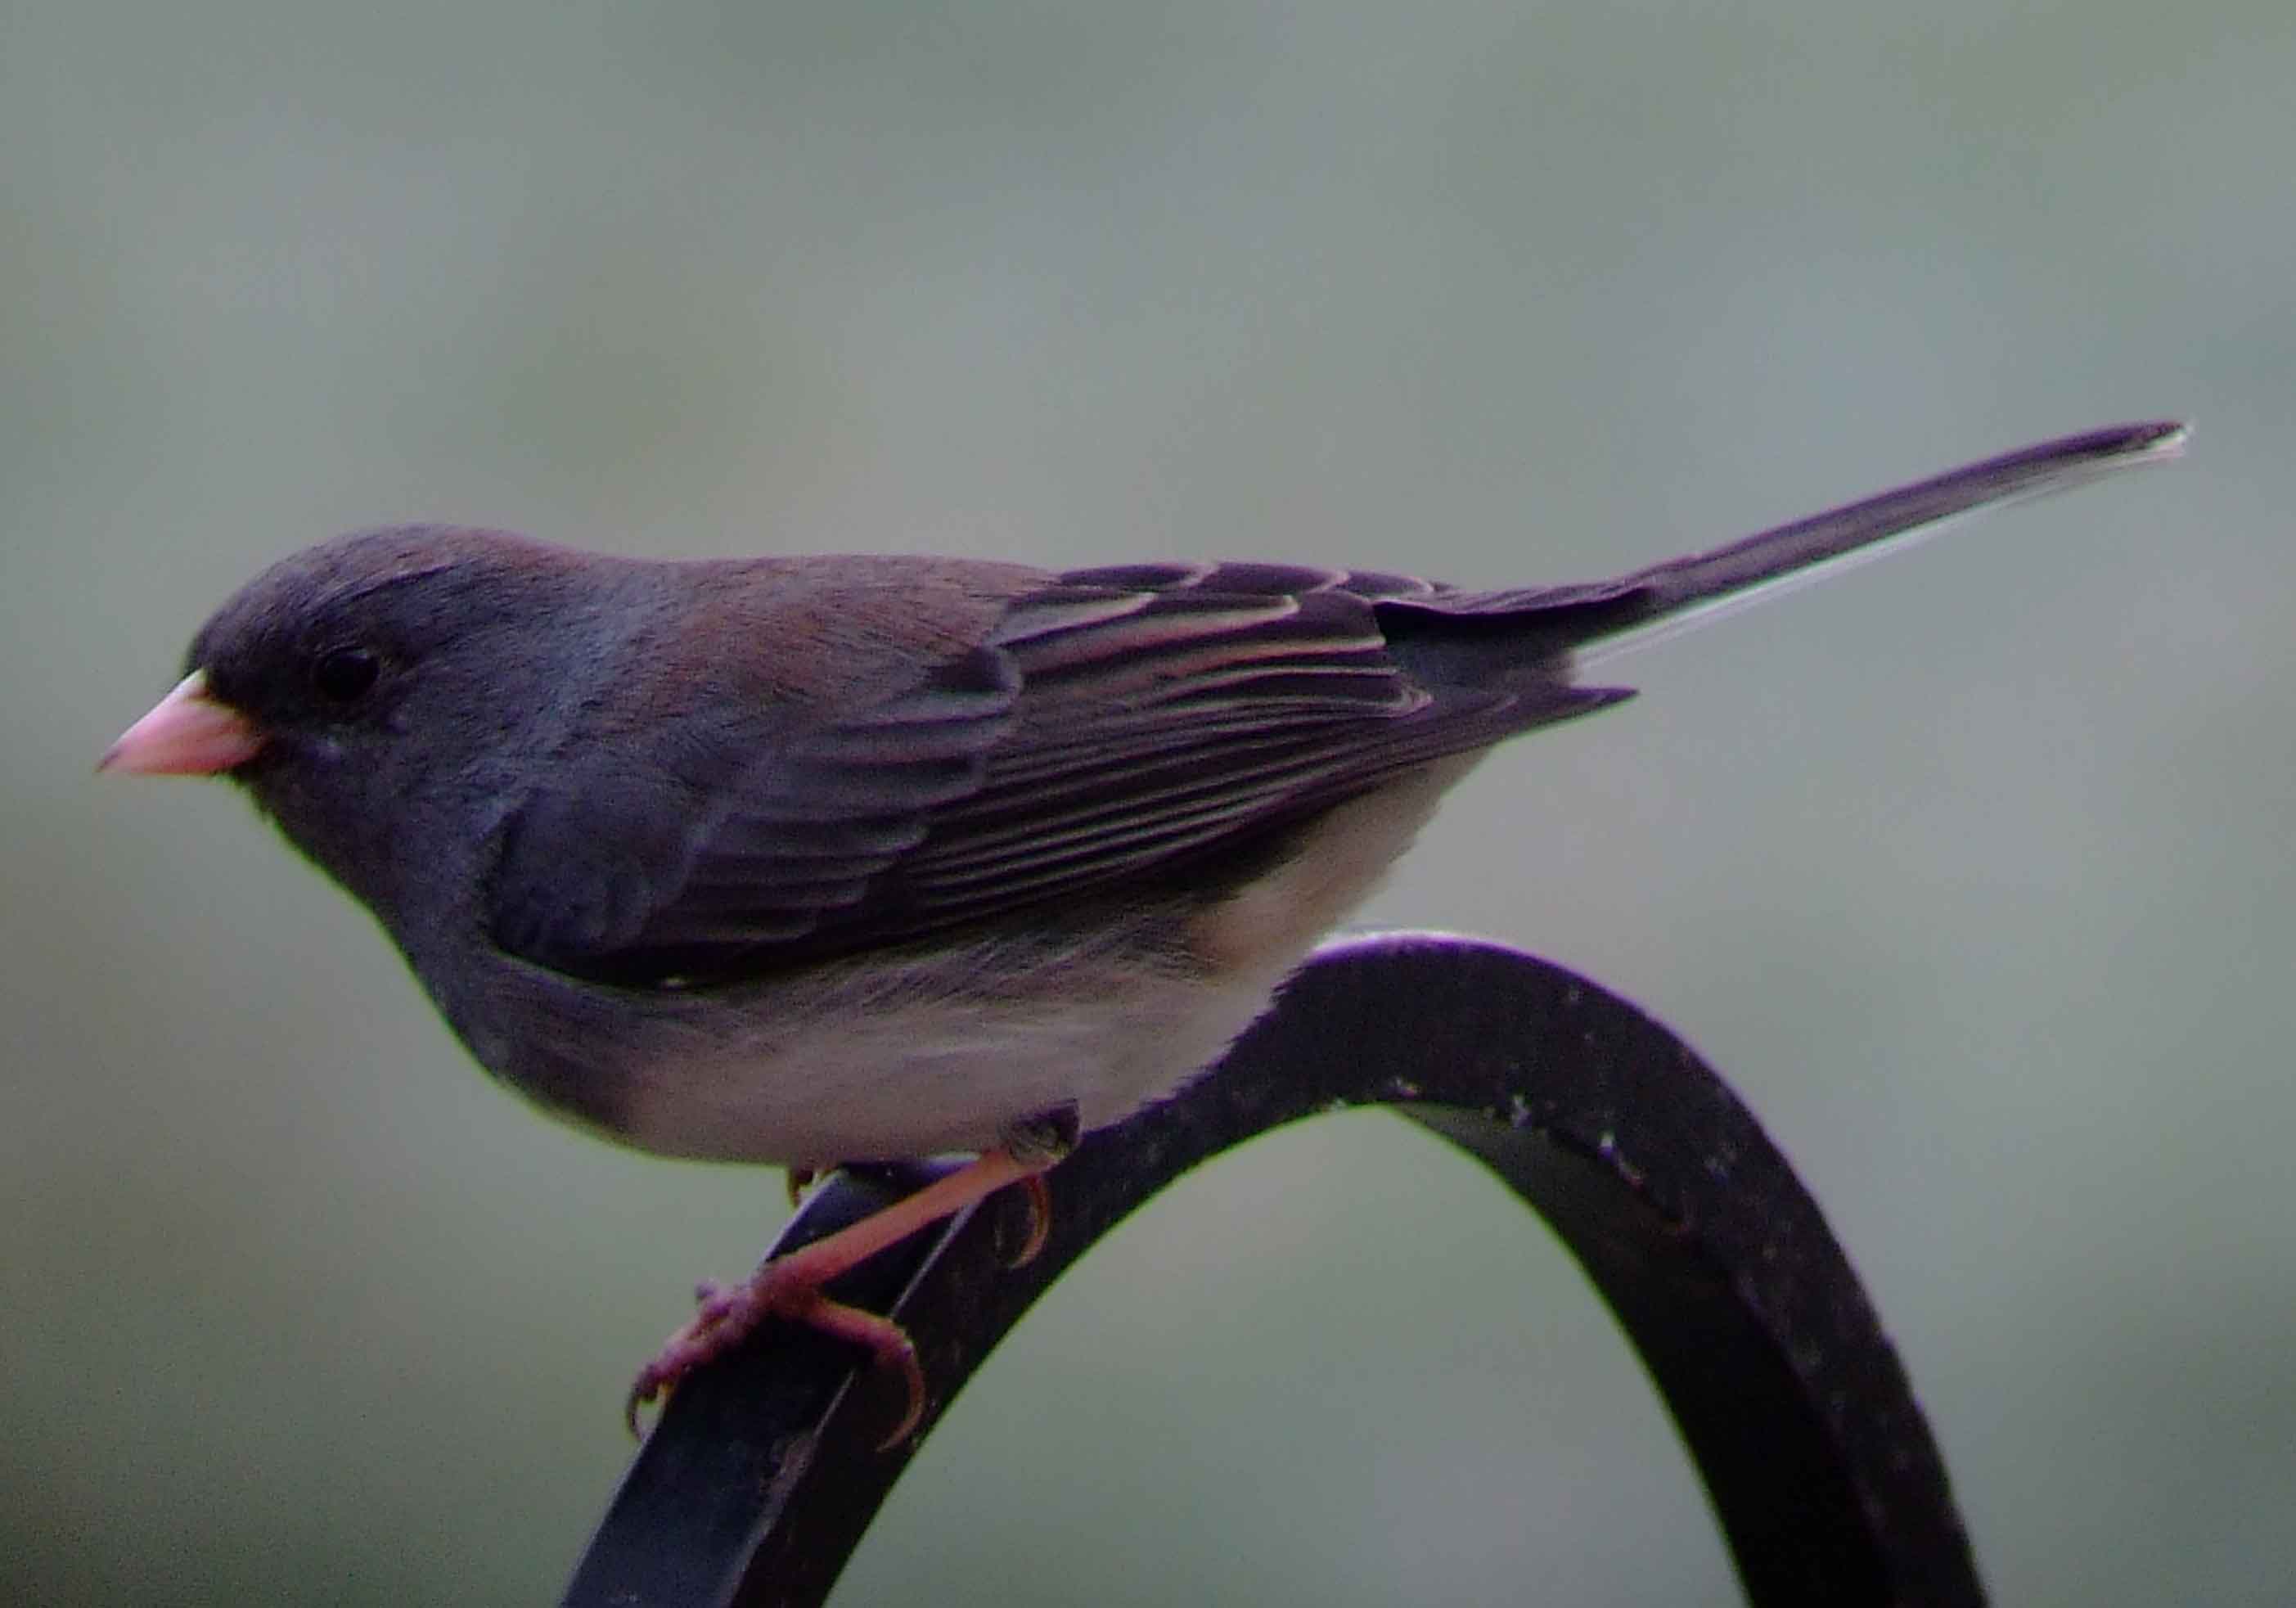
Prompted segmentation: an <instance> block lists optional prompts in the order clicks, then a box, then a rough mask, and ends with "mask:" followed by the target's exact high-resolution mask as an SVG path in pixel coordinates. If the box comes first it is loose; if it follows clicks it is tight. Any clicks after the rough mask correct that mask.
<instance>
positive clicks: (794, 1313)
mask: <svg viewBox="0 0 2296 1608" xmlns="http://www.w3.org/2000/svg"><path fill="white" fill-rule="evenodd" d="M1056 1159H1057V1157H1056V1156H1054V1155H1051V1154H1046V1155H1043V1156H1031V1157H1030V1158H1029V1160H1027V1161H1022V1160H1021V1159H1019V1158H1018V1157H1016V1156H1014V1155H1013V1153H1012V1152H1010V1151H1009V1150H1005V1149H997V1150H992V1151H987V1152H984V1153H982V1154H981V1155H980V1157H979V1159H977V1160H975V1161H972V1162H971V1163H970V1164H968V1165H966V1166H964V1167H962V1168H959V1169H957V1170H956V1171H955V1172H953V1173H950V1174H949V1175H948V1176H947V1177H942V1178H937V1179H935V1180H934V1181H933V1182H932V1183H931V1184H928V1185H925V1187H924V1188H922V1189H921V1190H919V1191H917V1193H916V1194H913V1195H911V1196H909V1197H908V1198H907V1199H906V1200H905V1201H898V1202H895V1203H894V1204H892V1205H890V1206H888V1207H886V1208H885V1209H884V1210H882V1211H878V1212H873V1213H872V1214H871V1215H869V1216H868V1217H865V1218H862V1219H861V1220H860V1221H859V1222H857V1223H854V1224H852V1225H850V1226H849V1227H844V1228H840V1229H839V1230H838V1231H837V1232H836V1233H835V1234H832V1235H829V1236H828V1237H827V1238H826V1239H820V1240H816V1241H815V1242H814V1243H812V1244H810V1245H808V1246H806V1247H804V1248H803V1249H802V1250H799V1251H791V1252H790V1253H789V1254H788V1255H787V1256H783V1257H776V1258H775V1259H773V1260H772V1261H769V1262H767V1264H766V1265H765V1266H764V1267H762V1268H758V1270H757V1272H756V1273H754V1274H752V1275H751V1276H750V1277H749V1279H748V1280H747V1281H745V1282H744V1283H742V1284H737V1285H735V1286H734V1288H732V1289H730V1290H721V1289H718V1288H717V1287H715V1286H710V1285H705V1286H704V1287H703V1288H702V1289H701V1291H700V1292H699V1296H700V1300H701V1310H699V1311H698V1312H696V1313H695V1314H694V1315H693V1322H691V1323H689V1324H687V1325H685V1327H684V1328H682V1329H680V1330H678V1332H677V1333H675V1334H673V1335H671V1336H670V1337H669V1339H668V1341H665V1342H664V1343H663V1345H662V1348H661V1350H660V1352H659V1353H657V1354H656V1355H655V1357H654V1359H653V1360H652V1362H650V1363H648V1364H647V1365H646V1366H644V1368H643V1369H642V1370H640V1372H639V1374H638V1376H637V1379H636V1380H635V1382H633V1383H632V1384H631V1386H630V1393H629V1399H628V1400H627V1403H626V1404H625V1406H624V1409H623V1411H624V1416H625V1418H626V1419H627V1422H628V1423H629V1426H630V1432H631V1433H632V1434H635V1433H636V1432H637V1423H638V1411H639V1409H640V1408H642V1407H644V1406H645V1405H646V1404H647V1403H648V1402H651V1401H652V1400H653V1399H656V1398H657V1397H659V1396H660V1395H661V1394H662V1392H663V1391H667V1390H669V1389H671V1388H673V1387H674V1386H675V1385H676V1383H677V1382H678V1381H679V1380H680V1379H683V1378H684V1377H685V1375H686V1374H689V1373H691V1372H692V1371H693V1369H695V1368H697V1367H699V1366H701V1365H702V1364H703V1363H705V1362H708V1361H709V1360H711V1359H712V1358H717V1357H719V1356H722V1355H723V1354H724V1353H726V1351H728V1350H732V1349H733V1348H734V1346H735V1345H736V1344H738V1343H739V1342H740V1341H742V1339H743V1338H744V1337H745V1336H747V1335H748V1334H749V1333H750V1331H751V1330H753V1329H755V1328H756V1327H757V1326H758V1325H759V1324H760V1323H763V1322H764V1321H765V1320H766V1319H767V1318H768V1317H781V1318H785V1319H787V1320H789V1321H790V1322H791V1323H801V1324H806V1325H810V1326H811V1327H813V1328H816V1329H819V1330H821V1331H822V1332H823V1333H827V1334H833V1335H836V1336H837V1337H839V1338H840V1339H841V1340H847V1341H853V1342H854V1343H856V1344H858V1345H863V1346H866V1347H867V1348H868V1349H869V1350H871V1351H872V1352H873V1354H874V1355H875V1357H876V1358H877V1361H878V1363H879V1364H880V1365H881V1366H891V1367H897V1368H898V1369H900V1371H901V1373H902V1374H903V1376H904V1377H905V1378H906V1381H907V1383H908V1387H909V1403H908V1410H907V1411H906V1413H904V1414H903V1415H902V1417H901V1422H900V1423H898V1425H897V1426H895V1428H894V1431H893V1433H892V1435H891V1436H890V1438H889V1439H888V1440H886V1442H885V1445H887V1446H888V1447H893V1446H898V1445H899V1444H900V1443H901V1442H902V1441H904V1440H907V1439H908V1437H909V1433H910V1432H911V1431H913V1430H914V1429H915V1428H916V1425H917V1421H918V1419H920V1418H921V1417H922V1416H923V1415H924V1406H925V1384H924V1374H923V1371H922V1369H920V1368H919V1367H918V1366H917V1358H916V1350H915V1348H914V1347H913V1346H911V1345H910V1343H909V1337H908V1336H907V1335H906V1334H904V1333H901V1328H900V1325H898V1324H896V1323H894V1322H893V1321H892V1320H891V1319H890V1318H886V1317H879V1316H878V1315H877V1314H875V1313H873V1312H864V1311H862V1310H861V1309H859V1308H857V1307H849V1306H846V1305H845V1304H843V1303H842V1302H840V1301H833V1300H829V1299H828V1298H827V1297H826V1296H824V1295H823V1294H822V1293H821V1286H822V1285H824V1284H827V1283H828V1282H829V1281H830V1280H831V1279H833V1278H835V1277H836V1276H838V1275H839V1274H840V1273H843V1272H844V1271H845V1270H846V1269H847V1268H852V1267H856V1266H857V1265H858V1264H860V1263H862V1262H865V1261H866V1260H868V1259H869V1258H871V1257H873V1256H874V1255H876V1254H877V1252H879V1251H882V1250H884V1249H885V1248H886V1247H887V1246H889V1245H892V1244H897V1243H899V1242H900V1241H902V1240H905V1239H906V1238H908V1237H909V1235H913V1234H914V1233H916V1232H917V1231H918V1230H919V1229H921V1228H926V1227H931V1225H933V1224H935V1223H938V1222H939V1221H941V1220H942V1219H943V1218H948V1217H953V1216H955V1214H956V1213H957V1212H960V1211H962V1210H964V1209H965V1208H966V1207H968V1206H970V1205H972V1203H973V1202H976V1201H979V1200H981V1199H984V1198H985V1197H987V1196H988V1195H991V1194H995V1193H996V1191H998V1190H1000V1189H1002V1188H1004V1187H1005V1185H1007V1184H1021V1183H1026V1184H1030V1185H1033V1187H1032V1188H1031V1190H1030V1194H1029V1204H1030V1208H1031V1230H1030V1233H1029V1243H1027V1244H1026V1245H1025V1246H1024V1247H1023V1248H1022V1251H1021V1257H1020V1261H1022V1262H1025V1261H1027V1260H1028V1259H1029V1258H1031V1257H1033V1256H1034V1255H1036V1253H1037V1251H1038V1250H1039V1249H1041V1248H1042V1246H1043V1244H1044V1229H1045V1224H1046V1220H1047V1214H1046V1210H1045V1209H1044V1207H1043V1205H1042V1204H1041V1203H1040V1200H1039V1192H1041V1191H1042V1188H1043V1180H1042V1179H1041V1177H1039V1176H1038V1175H1039V1174H1041V1173H1042V1172H1043V1171H1044V1170H1045V1169H1046V1168H1047V1167H1050V1166H1051V1165H1052V1164H1053V1162H1054V1161H1055V1160H1056ZM1014 1265H1015V1266H1018V1265H1019V1264H1018V1263H1017V1262H1016V1263H1015V1264H1014Z"/></svg>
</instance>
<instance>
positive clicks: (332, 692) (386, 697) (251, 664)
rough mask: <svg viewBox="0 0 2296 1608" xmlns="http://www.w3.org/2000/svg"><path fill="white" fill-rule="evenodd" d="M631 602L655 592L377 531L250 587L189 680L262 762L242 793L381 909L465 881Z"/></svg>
mask: <svg viewBox="0 0 2296 1608" xmlns="http://www.w3.org/2000/svg"><path fill="white" fill-rule="evenodd" d="M617 582H621V583H623V584H625V585H630V586H636V585H641V584H643V578H642V576H641V575H640V574H639V572H638V567H637V566H635V565H631V566H623V565H618V564H616V563H615V562H612V561H603V560H600V559H598V558H596V557H594V556H592V555H588V554H575V553H572V552H570V551H568V550H566V549H563V548H558V547H553V546H548V545H546V544H544V543H540V542H534V541H529V540H527V539H526V538H523V537H514V536H508V535H504V534H502V533H499V532H495V531H480V530H465V529H450V528H440V527H432V526H415V527H403V528H398V529H385V530H372V531H362V532H358V533H357V534H355V535H351V536H345V537H337V538H335V539H334V540H332V541H327V542H323V543H320V544H319V545H318V546H314V547H310V548H307V549H306V550H304V551H303V552H301V553H299V554H294V555H293V556H292V557H290V558H287V559H284V560H283V561H281V562H279V563H277V564H275V565H274V566H273V567H272V568H271V569H269V570H266V571H265V572H264V573H263V574H261V575H259V576H258V577H257V578H255V579H254V580H252V581H250V582H249V583H248V585H247V586H246V587H243V588H242V589H241V591H240V592H239V593H238V595H235V596H234V597H233V598H232V599H231V600H230V601H229V602H228V603H225V604H224V606H223V607H222V608H221V609H219V610H217V611H216V613H215V615H214V617H213V618H212V619H209V621H208V622H207V624H206V625H205V626H204V627H202V628H201V630H200V633H199V635H198V636H196V637H195V638H194V639H193V643H192V647H191V652H190V654H189V656H188V660H187V663H186V666H185V669H186V670H187V672H189V673H191V674H193V675H196V676H198V677H201V680H202V682H203V686H204V694H205V696H206V698H207V699H209V700H210V701H212V702H213V703H215V704H217V705H219V706H221V708H223V709H225V710H229V711H232V712H233V713H234V714H236V715H237V716H239V717H241V718H243V719H244V720H245V721H246V722H247V723H248V725H249V726H250V727H251V728H252V734H253V737H254V740H255V741H256V742H258V744H259V746H257V747H256V748H255V750H254V751H253V753H252V754H251V756H250V757H249V758H247V759H244V760H242V761H241V762H240V763H238V764H236V765H234V766H233V767H232V768H231V775H233V777H234V779H236V780H238V781H240V782H242V783H244V784H245V785H246V786H247V788H248V789H249V791H250V792H251V793H252V794H253V795H254V797H255V799H256V800H257V802H258V804H259V805H260V806H261V807H262V808H263V809H264V810H265V811H266V812H267V813H268V814H270V815H271V816H274V817H275V819H276V820H277V821H278V823H279V825H281V827H282V828H283V829H284V830H285V832H286V833H287V835H288V836H289V837H290V838H291V839H292V840H293V841H294V842H295V843H296V844H297V846H298V847H299V848H300V849H303V851H304V852H305V853H307V854H308V855H309V856H310V857H312V858H313V859H314V860H316V862H317V863H318V864H319V865H320V866H322V867H323V868H324V869H325V870H326V871H327V872H328V873H330V874H332V875H333V876H334V877H335V878H336V879H337V880H338V881H340V882H342V883H343V884H344V885H345V886H346V887H348V889H349V890H351V891H352V892H354V893H356V894H357V895H358V896H359V897H360V898H364V899H365V900H367V901H368V902H369V903H370V904H373V905H375V906H376V907H378V908H379V909H381V908H385V907H388V906H389V904H391V903H392V902H393V901H394V900H396V901H398V902H401V903H404V902H405V900H406V895H407V894H408V892H409V891H410V890H407V889H406V888H405V887H404V886H403V885H402V884H404V883H405V882H406V880H407V879H408V878H409V877H410V876H414V877H422V876H430V877H432V878H436V877H438V876H439V874H442V873H448V874H451V872H453V871H458V870H465V869H467V868H466V867H464V866H460V865H458V864H452V862H455V861H456V860H457V859H458V858H460V857H462V856H463V855H466V854H467V852H468V849H467V847H466V846H471V845H475V844H478V843H480V842H482V841H484V840H485V839H486V837H487V836H488V827H489V826H490V825H491V824H492V823H491V820H489V819H482V818H480V817H481V816H492V815H493V814H495V813H496V812H499V811H500V810H502V809H504V808H506V807H507V805H508V804H510V803H512V802H514V800H515V797H516V793H515V790H512V789H508V788H506V787H505V786H504V775H502V774H501V773H502V772H503V771H504V767H506V766H509V765H512V764H513V763H517V762H522V763H523V764H525V765H526V766H528V767H531V766H532V765H533V764H534V763H535V761H536V759H537V751H544V752H546V751H548V750H549V749H550V748H552V747H554V746H555V745H556V743H557V742H559V741H561V740H562V736H563V734H564V732H565V731H566V729H567V726H568V724H569V722H570V720H571V718H572V717H573V715H574V714H575V713H576V712H577V711H578V710H579V708H580V707H581V704H582V701H583V700H584V699H585V697H586V696H587V695H589V694H590V693H592V692H594V689H595V687H596V685H597V683H598V677H599V676H600V675H601V674H602V673H603V661H604V660H606V659H607V657H608V656H610V654H611V652H612V650H613V648H614V647H615V645H616V640H617V634H616V633H615V632H613V631H612V629H611V626H610V624H609V621H610V619H611V618H612V615H611V606H612V604H613V603H615V602H616V601H618V599H619V591H620V588H619V587H618V585H617V584H616V583H617ZM187 685H189V684H188V683H187ZM458 850H459V851H460V852H459V853H458Z"/></svg>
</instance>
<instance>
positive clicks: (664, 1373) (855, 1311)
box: [622, 1260, 925, 1449]
mask: <svg viewBox="0 0 2296 1608" xmlns="http://www.w3.org/2000/svg"><path fill="white" fill-rule="evenodd" d="M804 1271H805V1270H804V1269H802V1268H798V1267H797V1266H795V1265H793V1264H792V1263H791V1262H789V1261H786V1260H783V1261H771V1262H767V1264H766V1265H765V1266H764V1267H762V1268H758V1271H757V1272H756V1273H755V1274H753V1275H751V1276H750V1277H749V1278H747V1279H745V1280H743V1281H742V1283H740V1284H735V1285H733V1286H732V1287H731V1288H727V1287H726V1286H724V1285H720V1284H703V1285H701V1287H700V1288H699V1289H697V1290H696V1291H695V1292H694V1300H696V1302H697V1303H698V1306H697V1309H696V1310H695V1312H694V1314H693V1320H692V1321H691V1322H689V1323H687V1324H686V1325H685V1326H684V1327H683V1328H681V1329H679V1330H678V1331H677V1333H675V1334H672V1335H671V1336H670V1337H669V1338H668V1340H667V1341H663V1342H662V1347H661V1350H659V1351H657V1352H656V1353H655V1354H654V1357H653V1360H652V1361H651V1362H649V1363H647V1364H646V1366H644V1367H643V1368H641V1369H639V1370H638V1376H637V1378H636V1379H635V1380H634V1381H632V1382H631V1383H630V1391H629V1396H628V1398H627V1399H626V1400H625V1402H624V1403H623V1407H622V1417H623V1421H624V1422H625V1423H627V1424H628V1425H629V1430H630V1433H631V1434H633V1435H635V1434H637V1433H638V1415H639V1413H640V1412H641V1411H642V1410H643V1409H644V1407H647V1406H648V1405H649V1404H650V1403H652V1402H653V1401H655V1400H657V1399H660V1398H661V1397H662V1396H663V1394H664V1393H665V1392H666V1391H670V1390H672V1389H674V1388H675V1387H676V1384H677V1382H679V1381H680V1380H682V1379H684V1378H685V1376H686V1375H687V1374H691V1373H692V1372H693V1370H694V1369H696V1368H698V1367H700V1366H702V1365H703V1364H704V1363H707V1362H713V1361H715V1360H716V1359H717V1358H720V1357H723V1356H724V1355H725V1354H726V1352H728V1351H730V1350H733V1349H734V1347H735V1346H738V1345H739V1344H741V1343H742V1341H744V1340H746V1339H747V1338H748V1337H749V1336H750V1333H753V1332H754V1331H755V1330H756V1329H757V1327H758V1325H760V1324H762V1323H764V1322H766V1321H767V1319H768V1318H775V1317H778V1318H782V1319H783V1320H785V1321H787V1322H790V1323H796V1324H803V1325H806V1326H807V1327H808V1328H812V1329H818V1330H820V1331H821V1332H822V1333H824V1334H828V1335H831V1336H833V1337H834V1338H836V1339H839V1340H843V1341H850V1342H851V1343H853V1344H855V1345H857V1346H860V1347H862V1348H864V1349H865V1350H867V1351H868V1352H869V1353H870V1355H871V1356H872V1357H873V1358H875V1359H876V1363H877V1366H879V1367H881V1368H887V1369H890V1370H892V1371H895V1372H897V1373H898V1374H900V1376H901V1382H902V1383H903V1385H904V1386H905V1387H906V1406H905V1407H903V1409H902V1412H901V1418H900V1422H899V1423H897V1424H895V1425H894V1426H893V1431H892V1432H891V1433H890V1435H888V1436H886V1437H885V1440H884V1441H883V1443H882V1447H883V1448H885V1449H890V1448H893V1447H896V1446H898V1445H899V1444H900V1443H901V1442H902V1441H904V1440H907V1439H908V1438H909V1436H910V1434H911V1432H914V1430H915V1429H916V1427H917V1423H918V1421H919V1420H920V1419H922V1417H923V1416H924V1410H925V1375H924V1370H923V1368H922V1367H921V1366H919V1365H918V1362H917V1349H916V1347H915V1346H914V1345H913V1344H912V1343H910V1341H909V1337H908V1335H907V1333H906V1332H904V1331H903V1329H902V1328H901V1325H898V1324H897V1323H895V1322H894V1321H893V1320H892V1319H891V1318H890V1317H880V1316H879V1315H878V1314H876V1313H874V1312H865V1311H863V1310H862V1309H860V1308H858V1307H850V1306H847V1305H846V1304H845V1303H844V1302H842V1301H835V1300H830V1299H829V1298H828V1297H827V1296H825V1295H824V1294H823V1293H822V1292H821V1285H820V1283H819V1282H818V1281H817V1280H815V1279H809V1278H807V1277H804V1276H802V1274H803V1272H804ZM792 1274H795V1275H798V1276H791V1275H792Z"/></svg>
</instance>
